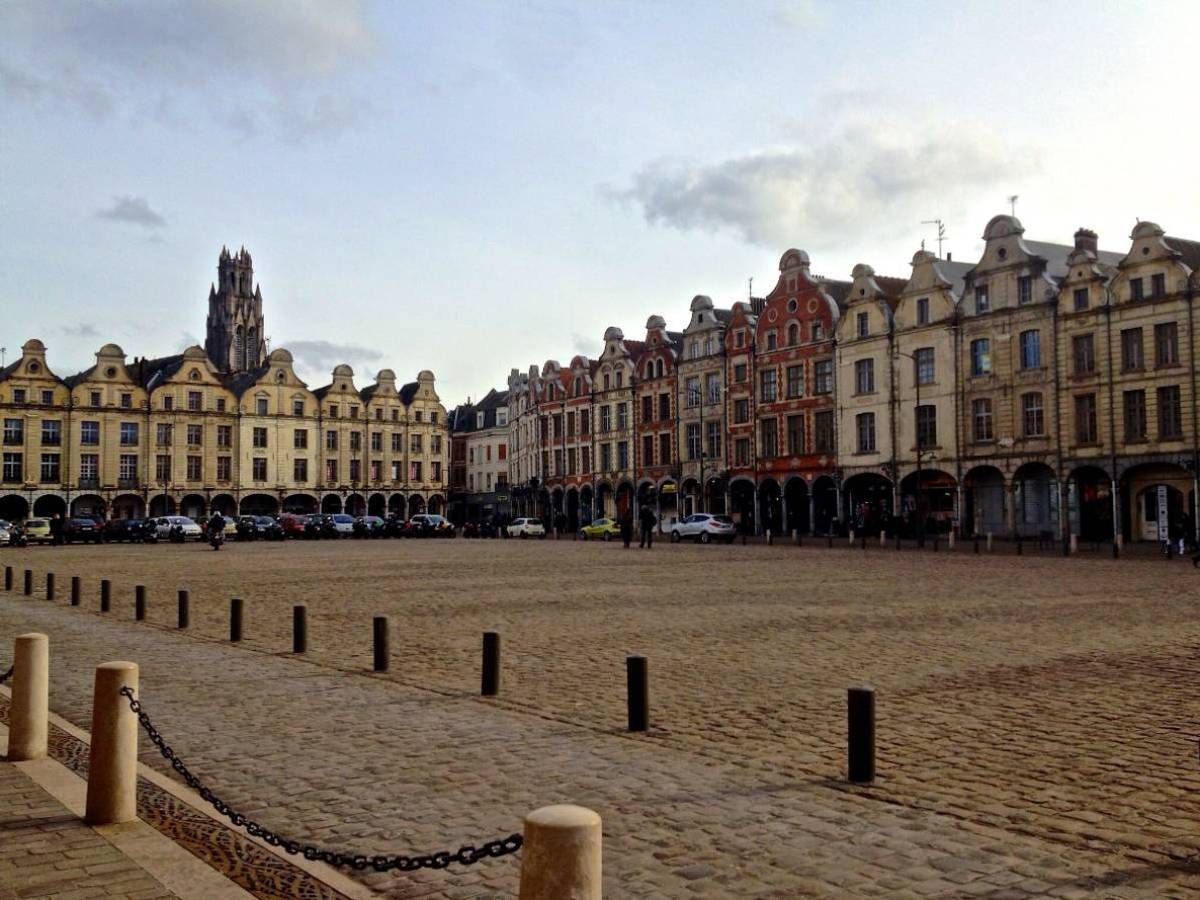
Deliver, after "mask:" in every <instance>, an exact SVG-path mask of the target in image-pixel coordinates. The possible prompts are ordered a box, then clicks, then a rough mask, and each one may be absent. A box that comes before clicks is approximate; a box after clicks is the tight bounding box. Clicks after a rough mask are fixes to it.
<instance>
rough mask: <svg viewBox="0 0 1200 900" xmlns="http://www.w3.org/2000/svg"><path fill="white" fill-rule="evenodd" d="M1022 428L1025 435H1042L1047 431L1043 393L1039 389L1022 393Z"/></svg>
mask: <svg viewBox="0 0 1200 900" xmlns="http://www.w3.org/2000/svg"><path fill="white" fill-rule="evenodd" d="M1021 429H1022V430H1021V433H1022V434H1023V435H1024V436H1025V437H1041V436H1042V435H1044V434H1045V433H1046V422H1045V418H1044V415H1043V410H1042V395H1041V393H1040V392H1039V391H1033V392H1032V393H1028V394H1022V395H1021Z"/></svg>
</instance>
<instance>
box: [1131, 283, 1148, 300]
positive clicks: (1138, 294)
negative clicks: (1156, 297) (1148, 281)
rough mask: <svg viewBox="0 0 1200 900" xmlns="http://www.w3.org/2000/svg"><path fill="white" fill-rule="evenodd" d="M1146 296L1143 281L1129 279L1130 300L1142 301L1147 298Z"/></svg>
mask: <svg viewBox="0 0 1200 900" xmlns="http://www.w3.org/2000/svg"><path fill="white" fill-rule="evenodd" d="M1145 296H1146V295H1145V292H1144V291H1143V289H1142V279H1140V278H1130V279H1129V299H1130V300H1142V299H1144V298H1145Z"/></svg>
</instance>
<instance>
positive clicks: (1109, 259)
mask: <svg viewBox="0 0 1200 900" xmlns="http://www.w3.org/2000/svg"><path fill="white" fill-rule="evenodd" d="M1021 243H1022V244H1024V245H1025V247H1026V248H1028V250H1029V252H1030V253H1035V254H1037V255H1038V256H1040V257H1042V258H1043V259H1044V260H1046V274H1047V275H1049V276H1050V277H1051V278H1053V279H1054V280H1056V281H1057V280H1058V279H1060V278H1063V277H1064V276H1066V274H1067V271H1068V270H1069V268H1070V267H1069V266H1068V265H1067V257H1068V256H1070V255H1071V254H1072V253H1074V252H1075V246H1074V245H1073V244H1050V243H1047V242H1045V241H1027V240H1025V239H1024V238H1022V239H1021ZM1096 257H1097V259H1098V260H1099V261H1100V263H1101V264H1104V265H1109V266H1115V265H1116V264H1117V263H1119V262H1120V261H1121V260H1123V259H1124V258H1125V254H1124V253H1114V252H1112V251H1111V250H1101V251H1100V252H1099V253H1097V254H1096Z"/></svg>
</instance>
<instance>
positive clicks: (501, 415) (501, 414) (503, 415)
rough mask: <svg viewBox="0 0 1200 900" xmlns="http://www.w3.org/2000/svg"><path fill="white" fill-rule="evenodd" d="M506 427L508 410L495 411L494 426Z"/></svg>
mask: <svg viewBox="0 0 1200 900" xmlns="http://www.w3.org/2000/svg"><path fill="white" fill-rule="evenodd" d="M506 425H508V410H507V409H498V410H496V426H497V427H499V428H503V427H504V426H506Z"/></svg>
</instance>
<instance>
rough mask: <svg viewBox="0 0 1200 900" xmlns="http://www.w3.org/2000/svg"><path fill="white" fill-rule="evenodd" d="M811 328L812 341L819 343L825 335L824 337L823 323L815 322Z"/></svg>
mask: <svg viewBox="0 0 1200 900" xmlns="http://www.w3.org/2000/svg"><path fill="white" fill-rule="evenodd" d="M810 328H811V331H812V339H813V340H814V341H819V340H821V338H822V336H823V335H822V332H823V329H822V328H821V323H820V322H813V323H812V325H811V326H810Z"/></svg>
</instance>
